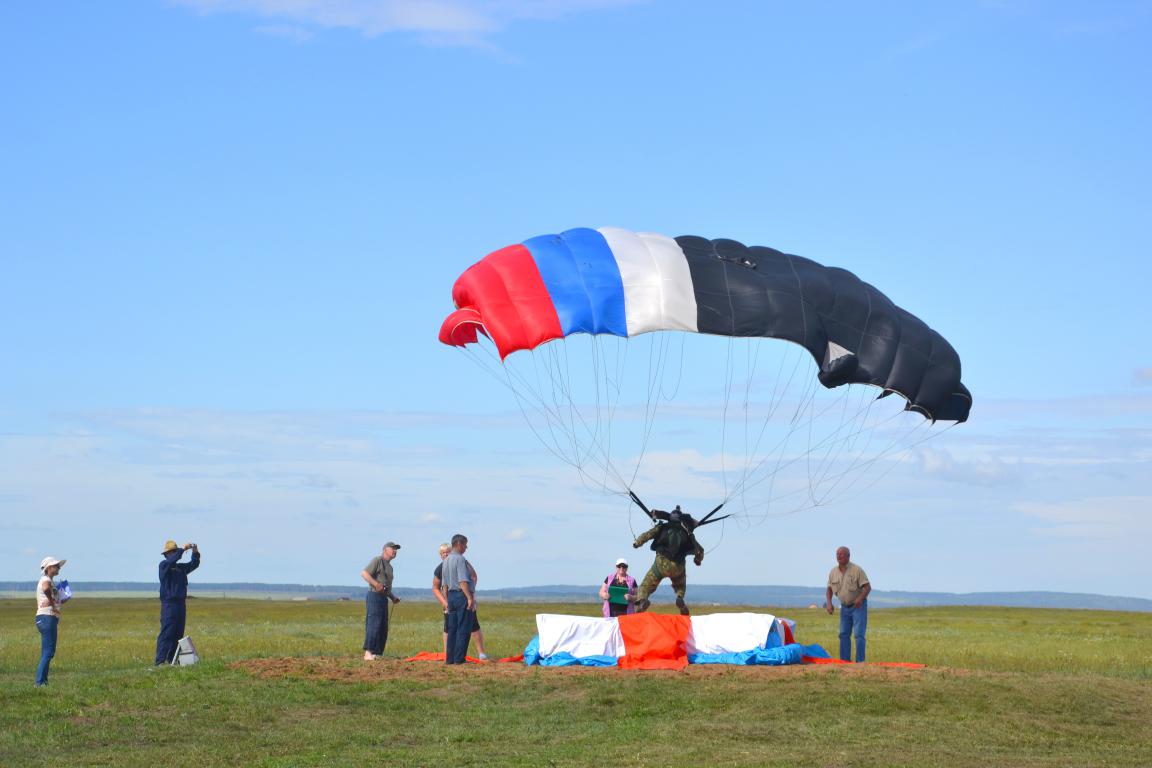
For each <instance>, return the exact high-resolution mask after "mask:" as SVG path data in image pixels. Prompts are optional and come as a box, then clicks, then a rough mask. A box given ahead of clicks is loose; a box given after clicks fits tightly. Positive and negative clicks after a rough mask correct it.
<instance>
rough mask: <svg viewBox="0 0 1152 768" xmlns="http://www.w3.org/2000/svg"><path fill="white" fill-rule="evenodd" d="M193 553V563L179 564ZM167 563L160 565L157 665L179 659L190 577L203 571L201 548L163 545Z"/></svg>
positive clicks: (172, 544)
mask: <svg viewBox="0 0 1152 768" xmlns="http://www.w3.org/2000/svg"><path fill="white" fill-rule="evenodd" d="M189 549H191V550H192V560H191V561H189V562H187V563H182V562H180V558H181V557H183V556H184V552H185V551H187V550H189ZM161 554H163V555H164V559H163V560H161V561H160V634H159V635H157V636H156V663H157V664H167V663H169V662H171V661H172V657H174V656H175V655H176V645H177V644H178V643H179V642H180V638H182V637H184V624H185V620H186V619H187V617H188V609H187V607H186V605H185V600H186V599H187V597H188V574H190V573H192V571H194V570H196V569H197V568H199V567H200V548H199V547H197V546H196V545H195V544H191V543H189V544H185V545H184V546H182V547H181V546H177V544H176V542H175V541H172V540H171V539H169V540H168V541H166V542H164V551H163V552H162V553H161Z"/></svg>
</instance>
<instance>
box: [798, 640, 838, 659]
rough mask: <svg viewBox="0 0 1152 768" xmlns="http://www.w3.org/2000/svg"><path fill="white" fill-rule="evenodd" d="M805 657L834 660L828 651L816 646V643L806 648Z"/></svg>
mask: <svg viewBox="0 0 1152 768" xmlns="http://www.w3.org/2000/svg"><path fill="white" fill-rule="evenodd" d="M804 655H805V656H811V657H813V658H816V659H830V658H832V654H830V653H828V651H826V650H824V649H823V648H822V647H821V646H819V645H816V644H815V643H813V644H812V645H806V646H804Z"/></svg>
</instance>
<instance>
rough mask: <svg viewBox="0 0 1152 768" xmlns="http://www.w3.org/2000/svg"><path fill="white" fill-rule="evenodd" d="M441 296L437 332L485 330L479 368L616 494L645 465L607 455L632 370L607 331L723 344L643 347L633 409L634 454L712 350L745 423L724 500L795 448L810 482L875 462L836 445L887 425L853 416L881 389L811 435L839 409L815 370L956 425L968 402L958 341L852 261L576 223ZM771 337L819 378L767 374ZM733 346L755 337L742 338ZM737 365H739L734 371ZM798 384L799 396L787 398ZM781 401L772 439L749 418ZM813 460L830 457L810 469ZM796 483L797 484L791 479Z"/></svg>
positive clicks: (777, 466)
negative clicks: (816, 388)
mask: <svg viewBox="0 0 1152 768" xmlns="http://www.w3.org/2000/svg"><path fill="white" fill-rule="evenodd" d="M452 296H453V299H454V301H455V304H456V307H457V309H456V311H454V312H453V313H451V314H450V315H449V316H448V318H447V319H446V320H445V321H444V323H443V325H442V327H441V330H440V340H441V341H442V342H444V343H445V344H450V345H454V346H459V347H468V346H470V345H475V344H477V342H480V341H481V336H480V334H483V335H484V336H486V337H487V338H488V339H490V340H491V342H492V344H494V346H495V351H496V353H497V354H498V356H499V357H498V360H492V361H489V363H495V365H492V364H488V363H486V364H485V365H486V367H488V369H489V370H491V371H493V372H495V373H496V374H497V375H498V376H500V375H501V374H502V375H503V378H504V380H505V382H506V383H507V384H508V386H509V387H510V388H511V389H512V390H513V392H514V393H515V394H516V396H517V398H518V400H519V401H520V403H521V407H522V409H525V410H526V415H528V412H532V413H534V414H535V415H536V416H537V417H538V418H537V423H536V425H535V426H534V427H533V428H534V430H535V431H536V432H537V435H538V436H540V437H541V439H542V441H543V442H544V443H545V444H546V445H549V447H551V448H552V449H553V451H554V452H559V453H560V454H563V455H564V457H565V458H566V459H567V460H568V461H569V462H570V463H573V464H574V465H577V466H579V467H581V468H583V467H585V466H587V465H589V464H591V465H592V466H597V467H600V468H601V469H602V470H603V471H604V475H605V477H607V478H608V481H607V482H606V487H608V486H610V487H611V489H612V490H616V491H623V490H624V489H626V488H627V487H628V486H629V485H630V484H631V482H632V481H633V480H634V479H635V477H636V474H637V472H639V467H640V464H639V463H637V469H636V470H635V471H633V473H632V477H631V478H629V477H628V476H627V475H626V473H624V472H622V471H620V470H619V468H618V466H617V465H618V464H619V461H618V460H617V459H615V458H613V457H612V455H611V453H612V450H613V449H614V447H615V446H613V442H614V441H613V439H612V436H611V435H612V425H613V422H614V421H615V420H617V419H619V418H622V416H621V414H622V413H625V412H629V408H628V407H627V404H623V405H622V403H621V401H620V400H618V399H616V398H617V397H618V396H619V393H620V392H621V391H622V386H623V384H625V383H627V381H628V376H629V375H631V374H626V373H624V372H623V367H622V365H621V364H620V363H619V361H620V360H622V359H624V358H627V357H628V355H629V354H630V353H631V351H632V350H630V349H629V348H628V347H627V346H624V347H620V348H615V349H614V350H613V352H607V351H606V350H605V349H604V348H603V345H604V344H605V343H607V342H605V341H597V340H603V339H606V338H611V337H617V338H618V339H620V340H627V342H626V344H632V343H635V342H634V340H635V339H637V338H638V337H642V336H644V335H645V334H648V335H651V336H655V337H666V336H668V335H669V334H663V333H652V332H658V331H659V332H667V331H677V332H684V334H682V335H687V334H700V335H701V336H702V337H728V340H727V341H726V342H721V343H723V344H725V345H726V347H725V352H724V357H725V358H726V359H721V360H719V361H718V362H717V361H716V360H715V359H713V358H711V357H710V356H709V355H710V353H711V352H712V351H713V349H709V348H707V347H705V348H704V349H705V351H704V352H701V353H697V352H695V351H694V350H695V349H698V348H700V347H699V345H693V349H692V350H689V351H685V350H686V349H687V348H686V347H685V346H681V348H680V355H679V362H678V363H677V355H676V350H675V349H674V348H673V344H672V343H670V342H668V341H667V340H666V339H661V340H660V341H658V342H654V346H653V347H650V348H649V350H648V351H647V352H646V353H645V354H643V355H641V358H642V359H646V360H647V361H648V362H647V368H648V374H647V375H646V376H645V375H643V374H641V375H640V378H641V379H646V381H645V382H643V383H642V384H641V386H640V390H641V391H646V393H647V394H646V395H643V396H642V398H641V399H642V400H643V402H641V403H639V404H638V409H634V410H638V411H642V412H643V414H644V415H643V418H642V420H643V422H644V427H643V428H642V429H640V430H639V434H640V435H641V439H642V442H643V447H642V449H641V450H640V453H643V451H645V450H648V449H649V448H650V447H651V443H652V438H653V434H654V433H653V428H652V426H651V419H652V417H653V415H654V412H655V410H656V406H657V405H658V404H659V403H661V402H663V401H665V400H673V399H674V398H673V397H671V396H668V395H667V393H668V392H669V390H672V389H678V388H679V387H680V385H681V382H682V379H683V378H684V371H685V370H686V369H694V368H696V362H697V359H696V358H695V357H694V355H697V354H699V355H700V360H702V361H704V360H706V361H707V362H702V363H701V365H702V366H712V365H714V366H715V367H716V368H717V369H718V373H717V378H721V379H723V382H724V387H725V392H724V394H723V395H722V396H721V397H720V398H719V399H718V400H716V401H715V402H716V404H717V405H718V406H721V405H722V411H723V414H724V416H725V422H726V423H727V422H728V421H730V419H731V417H730V415H729V411H730V410H731V411H733V412H737V413H739V414H742V418H743V420H744V425H743V430H742V431H743V433H744V438H745V440H744V449H743V450H737V451H736V453H735V454H733V453H732V449H731V446H730V445H728V443H729V441H727V440H725V441H724V444H725V447H724V448H723V449H722V450H721V453H722V454H723V456H724V459H723V463H724V464H725V467H724V470H725V474H726V475H727V474H728V473H727V469H728V467H727V465H728V464H731V465H732V466H733V467H736V468H737V469H736V471H735V476H734V478H735V479H734V481H733V482H732V483H728V482H725V491H724V493H725V494H726V498H730V497H733V496H738V495H743V494H745V493H746V492H747V491H748V490H750V489H751V488H753V487H757V486H759V485H761V484H763V483H764V481H765V480H772V481H773V482H774V481H775V479H776V478H777V475H778V473H779V471H780V470H781V469H783V468H784V467H787V466H792V465H795V464H796V463H797V462H798V461H799V460H800V457H801V456H802V457H803V459H804V463H805V466H806V468H807V474H808V476H809V477H808V479H809V481H810V484H812V481H817V482H820V481H825V480H831V481H834V482H835V484H836V485H838V486H843V483H844V478H845V477H846V476H847V474H850V473H852V472H856V471H860V470H861V468H862V467H863V466H864V465H865V464H867V465H873V464H874V463H875V461H876V458H875V457H874V456H869V457H867V458H861V456H858V455H853V456H852V457H849V456H848V455H846V454H845V452H844V447H843V445H841V444H842V443H847V444H848V445H849V446H851V451H856V450H858V449H860V448H861V446H860V443H861V442H862V435H864V434H866V433H869V434H870V433H871V432H872V431H873V430H874V428H875V426H876V424H877V423H878V424H886V423H888V422H887V421H881V422H876V423H872V424H871V425H867V424H866V421H867V419H866V418H864V419H862V418H861V413H864V414H870V413H871V412H872V411H874V409H875V406H873V405H872V402H873V401H874V400H875V399H876V398H874V397H869V398H867V402H864V401H860V404H853V405H852V406H850V408H852V409H855V410H854V411H853V413H848V412H847V411H841V412H840V413H839V416H838V417H837V418H836V421H835V423H834V424H833V425H832V426H831V427H830V428H828V429H827V430H826V431H825V432H822V433H820V434H816V435H814V434H813V428H812V425H813V422H814V421H815V420H816V418H817V417H818V416H820V415H822V414H825V413H828V412H829V411H830V410H831V411H832V412H836V406H823V405H816V404H815V401H814V399H813V398H814V397H815V395H814V393H813V392H812V389H811V388H810V387H809V386H808V382H810V381H811V380H813V379H814V380H815V381H816V382H818V383H819V385H820V386H822V387H823V388H825V389H834V388H841V387H844V385H853V384H863V385H869V386H870V387H877V388H879V389H880V394H879V396H880V397H884V396H886V395H889V394H898V395H901V396H902V397H903V399H904V409H903V410H905V411H909V412H911V413H914V414H918V415H919V416H920V417H923V418H921V419H920V421H921V422H925V421H926V422H928V423H931V424H935V423H936V422H952V423H959V422H963V421H965V420H966V419H967V418H968V414H969V409H970V408H971V404H972V396H971V393H970V392H969V391H968V389H967V388H966V387H965V386H964V384H963V383H962V382H961V368H960V358H959V356H958V355H957V353H956V351H955V350H954V349H953V347H952V346H951V345H950V344H949V343H948V342H947V340H945V339H944V338H943V337H942V336H941V335H940V334H938V333H936V332H935V331H933V330H932V329H931V328H929V327H928V326H927V325H926V324H925V323H924V322H923V321H922V320H920V319H919V318H917V317H916V316H914V315H912V314H911V313H909V312H907V311H905V310H903V309H901V308H900V307H898V306H896V305H895V304H894V303H893V302H892V301H891V300H889V299H888V297H886V296H885V295H884V294H883V293H881V292H880V291H879V290H877V289H876V288H874V287H873V286H871V285H869V284H868V283H866V282H864V281H862V280H860V279H859V278H858V277H856V276H855V275H854V274H852V273H851V272H849V271H847V270H844V269H839V268H836V267H825V266H822V265H820V264H818V263H816V262H814V261H811V260H809V259H806V258H802V257H800V256H794V255H790V254H785V253H782V252H780V251H777V250H774V249H772V248H766V247H758V246H753V247H748V246H745V245H743V244H741V243H739V242H736V241H734V240H723V239H720V240H708V239H704V238H701V237H694V236H682V237H676V238H671V237H667V236H664V235H659V234H651V233H635V232H631V231H628V230H624V229H617V228H612V227H605V228H601V229H583V228H582V229H571V230H568V231H566V232H563V233H561V234H559V235H544V236H541V237H534V238H531V239H529V240H526V241H524V242H523V243H521V244H518V245H512V246H508V247H506V248H502V249H500V250H497V251H495V252H493V253H491V254H489V255H488V256H486V257H485V258H484V259H482V260H481V261H479V262H478V263H476V264H474V265H473V266H471V267H469V268H468V269H467V270H466V271H465V272H464V273H463V275H461V276H460V278H459V279H458V280H457V281H456V284H455V286H454V288H453V291H452ZM577 338H585V339H589V338H590V339H591V341H590V342H585V343H584V346H583V347H581V350H583V349H585V348H587V349H588V350H589V351H588V352H587V353H585V352H584V351H581V352H580V353H579V355H580V356H575V355H574V354H573V352H572V351H570V350H568V349H567V348H566V345H569V344H572V343H573V340H574V339H577ZM781 341H786V342H792V343H793V344H794V345H799V348H801V349H802V350H804V351H806V352H807V355H808V356H810V358H811V360H812V361H813V362H814V363H815V366H814V368H813V367H810V368H809V369H810V370H812V372H813V373H814V374H815V375H814V376H813V375H811V374H807V373H804V372H802V371H800V370H799V368H796V365H797V363H795V362H793V364H792V365H793V369H792V372H789V369H788V367H787V365H786V364H782V365H781V366H778V367H777V369H776V373H775V374H773V375H767V374H765V372H764V370H763V367H762V366H761V355H763V354H766V353H765V352H764V350H765V349H766V347H763V346H759V345H763V344H771V345H773V349H774V350H775V348H776V347H791V345H782V344H780V342H781ZM737 342H740V343H744V344H755V345H758V346H753V347H744V348H743V349H738V348H737V347H735V346H734V345H735V344H736V343H737ZM687 343H688V342H684V341H681V342H680V344H681V345H685V344H687ZM713 343H716V342H713ZM791 348H792V349H796V347H791ZM542 351H547V355H548V357H546V358H545V359H543V360H537V361H536V362H535V363H534V364H533V367H532V369H530V370H528V371H525V372H520V373H517V372H515V371H512V370H511V365H510V364H511V363H513V362H514V361H516V359H517V358H518V356H521V355H525V354H538V353H541V352H542ZM741 366H742V367H743V371H742V373H743V375H739V373H737V372H736V371H735V369H736V368H738V367H741ZM670 369H671V372H672V375H669V370H670ZM574 372H575V373H574ZM587 372H591V378H592V379H593V383H592V384H591V385H589V388H588V389H587V394H586V396H582V395H581V394H580V393H579V387H577V386H575V385H574V384H573V381H572V379H571V377H573V376H576V377H579V376H583V375H584V374H585V373H587ZM721 374H722V375H721ZM670 380H674V384H673V385H671V386H670V385H669V381H670ZM740 381H742V382H743V383H740ZM797 387H799V390H800V393H799V394H796V395H792V396H790V395H788V394H787V392H788V391H793V392H794V391H795V390H796V388H797ZM789 388H791V389H789ZM845 389H849V388H848V387H845ZM871 391H872V392H873V394H875V390H871ZM721 401H722V403H721ZM697 402H700V401H697ZM781 405H786V407H785V409H784V411H785V412H786V413H787V415H786V416H785V417H784V419H783V422H784V425H785V426H784V431H783V433H781V434H784V435H785V437H784V438H783V443H781V442H780V441H779V440H776V439H775V438H774V437H772V436H771V435H770V431H769V430H768V429H767V427H766V426H762V425H761V422H760V417H761V415H762V414H765V413H767V414H768V418H772V417H776V418H777V419H779V417H780V411H781V408H780V406H781ZM588 409H590V410H588ZM624 418H626V417H624ZM884 418H885V419H887V418H888V416H887V415H885V417H884ZM530 421H531V419H530ZM766 423H767V422H765V424H766ZM724 430H725V432H726V433H727V431H728V427H727V426H725V427H724ZM739 431H741V430H739V429H736V430H734V432H739ZM557 432H559V433H560V434H559V435H558V434H557ZM805 432H807V439H808V444H807V448H806V449H805V448H804V447H803V446H801V447H799V448H797V447H796V446H795V444H794V441H792V440H791V438H790V437H788V436H789V435H791V437H793V438H794V437H796V436H797V435H801V436H802V435H803V434H804V433H805ZM765 441H767V442H765ZM789 445H791V447H788V446H789ZM781 446H783V447H781ZM869 446H870V447H869V449H868V451H869V452H870V453H871V452H873V451H875V450H876V448H875V446H872V445H871V441H870V440H869ZM659 447H668V446H659ZM766 448H770V450H766ZM814 455H817V456H819V457H822V460H826V461H828V462H832V464H829V465H826V466H822V467H820V468H817V470H816V471H815V474H814V473H813V468H812V459H813V456H814ZM880 455H881V456H891V455H892V449H891V448H890V447H887V448H884V449H883V450H882V451H880ZM773 457H774V458H773ZM633 458H637V457H628V458H627V459H626V461H627V463H631V462H632V460H633ZM637 460H638V461H639V459H637ZM796 492H797V489H796V488H794V487H793V488H791V489H789V490H788V493H796ZM769 495H771V494H769ZM809 496H811V497H812V498H811V501H813V502H814V503H816V504H819V503H821V499H820V498H817V497H816V496H813V495H812V494H811V493H810V494H809Z"/></svg>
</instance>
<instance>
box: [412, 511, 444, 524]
mask: <svg viewBox="0 0 1152 768" xmlns="http://www.w3.org/2000/svg"><path fill="white" fill-rule="evenodd" d="M417 521H418V522H419V523H420V524H421V525H440V524H441V523H443V522H444V516H443V515H441V514H440V513H439V512H425V513H424V514H422V515H420V517H418V518H417Z"/></svg>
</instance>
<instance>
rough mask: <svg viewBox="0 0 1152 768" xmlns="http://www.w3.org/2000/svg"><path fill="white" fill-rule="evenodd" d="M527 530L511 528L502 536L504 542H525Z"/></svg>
mask: <svg viewBox="0 0 1152 768" xmlns="http://www.w3.org/2000/svg"><path fill="white" fill-rule="evenodd" d="M527 540H528V529H526V528H513V529H512V530H510V531H508V532H507V533H506V534H504V541H527Z"/></svg>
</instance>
